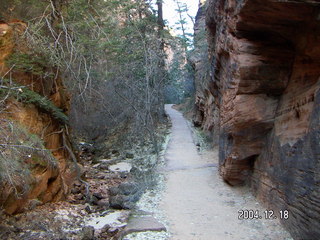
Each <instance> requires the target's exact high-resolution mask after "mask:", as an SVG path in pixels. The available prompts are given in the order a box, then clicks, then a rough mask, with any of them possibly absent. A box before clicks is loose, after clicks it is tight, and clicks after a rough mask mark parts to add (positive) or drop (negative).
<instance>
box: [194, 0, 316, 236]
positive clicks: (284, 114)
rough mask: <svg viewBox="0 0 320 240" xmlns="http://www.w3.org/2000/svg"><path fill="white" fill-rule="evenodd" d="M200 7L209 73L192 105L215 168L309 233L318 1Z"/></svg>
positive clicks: (297, 232)
mask: <svg viewBox="0 0 320 240" xmlns="http://www.w3.org/2000/svg"><path fill="white" fill-rule="evenodd" d="M205 14H206V17H205V21H206V27H207V31H208V37H207V38H208V44H209V47H208V50H209V62H210V79H209V80H208V81H205V82H204V81H203V79H200V78H196V81H197V82H198V83H197V84H196V86H197V99H201V101H197V106H198V111H199V112H200V116H202V119H201V122H200V125H202V127H203V128H204V129H215V130H214V132H213V134H214V135H215V136H217V137H218V139H219V149H220V150H219V158H220V174H221V176H222V177H223V179H224V180H225V181H226V182H228V183H229V184H231V185H238V184H244V183H248V184H250V185H251V186H252V188H253V189H254V192H255V193H256V195H257V197H258V199H260V200H261V201H263V202H265V203H266V204H267V206H269V207H270V208H272V209H273V210H274V211H275V212H277V211H279V210H288V211H289V215H290V216H289V219H288V220H283V224H284V225H285V226H286V227H287V229H288V230H289V231H290V232H291V234H292V236H293V237H294V238H295V239H319V238H320V222H319V219H320V201H319V199H320V163H319V161H320V144H319V143H320V105H319V104H320V91H319V88H320V44H319V40H320V17H319V16H320V4H319V3H318V2H317V1H308V0H301V1H285V0H273V1H271V0H237V1H236V0H209V1H208V2H207V8H206V13H205ZM198 19H201V18H198ZM203 83H204V87H201V88H199V85H201V84H202V85H203ZM199 96H200V97H199ZM209 112H211V113H212V112H215V113H217V114H210V113H209ZM197 115H199V113H197ZM197 119H199V118H197ZM208 124H209V126H208Z"/></svg>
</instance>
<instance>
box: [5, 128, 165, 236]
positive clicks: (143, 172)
mask: <svg viewBox="0 0 320 240" xmlns="http://www.w3.org/2000/svg"><path fill="white" fill-rule="evenodd" d="M158 135H160V138H159V139H161V141H160V142H161V147H160V150H161V152H160V154H159V155H160V156H161V154H163V152H164V150H165V148H166V144H167V142H168V141H167V139H168V137H166V136H168V125H167V124H165V125H162V126H161V127H160V128H159V129H158ZM81 145H83V146H84V145H88V144H85V143H81ZM85 148H86V149H85V151H84V154H83V156H82V158H83V159H82V164H83V169H82V172H83V173H82V176H83V177H82V178H83V179H84V180H85V181H86V182H87V183H88V185H89V194H88V193H87V191H86V186H85V185H84V184H83V183H81V182H79V181H77V182H75V183H74V186H73V187H72V192H71V194H70V195H69V196H68V199H66V201H62V202H56V203H47V204H45V205H42V206H38V205H37V202H36V200H35V204H34V206H33V207H32V208H30V209H28V210H27V211H25V212H23V213H20V214H16V215H14V216H8V215H4V214H0V239H3V240H5V239H14V240H15V239H19V240H38V239H46V240H57V239H66V240H69V239H74V240H90V239H110V240H112V239H120V238H122V237H124V235H125V234H129V233H132V232H134V231H135V229H131V230H128V229H126V226H127V225H128V221H129V222H130V219H133V217H134V215H135V214H136V213H137V211H138V212H139V210H138V209H139V207H136V202H137V201H138V200H139V199H140V197H141V196H142V194H143V193H144V192H146V191H147V192H148V191H149V190H148V189H152V188H153V186H155V182H157V181H158V176H157V174H154V173H155V170H156V167H157V165H158V163H159V157H158V156H159V155H157V154H156V153H155V152H154V151H153V149H152V144H151V143H150V142H149V143H148V144H145V145H140V146H137V147H136V148H133V149H130V151H123V152H121V151H117V150H111V151H110V153H109V154H106V156H105V157H100V158H99V159H94V155H93V154H91V152H90V151H88V149H87V147H85ZM89 148H90V145H89ZM147 215H148V214H147ZM149 217H151V216H149ZM149 220H150V218H149V219H148V218H147V221H149ZM131 227H132V226H131ZM133 228H134V226H133ZM128 231H130V232H128ZM138 231H139V229H138Z"/></svg>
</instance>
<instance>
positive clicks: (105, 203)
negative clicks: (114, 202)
mask: <svg viewBox="0 0 320 240" xmlns="http://www.w3.org/2000/svg"><path fill="white" fill-rule="evenodd" d="M97 205H98V206H99V207H103V208H105V209H108V208H109V207H110V204H109V201H108V200H107V199H101V200H99V201H98V202H97Z"/></svg>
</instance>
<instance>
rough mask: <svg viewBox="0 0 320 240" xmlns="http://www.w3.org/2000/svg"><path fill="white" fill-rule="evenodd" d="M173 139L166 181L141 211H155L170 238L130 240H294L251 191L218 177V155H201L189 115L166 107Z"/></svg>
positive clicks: (162, 169) (152, 235) (144, 235)
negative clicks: (244, 215) (246, 214)
mask: <svg viewBox="0 0 320 240" xmlns="http://www.w3.org/2000/svg"><path fill="white" fill-rule="evenodd" d="M166 111H167V113H168V115H169V116H170V118H171V121H172V132H171V139H170V141H169V144H168V148H167V151H166V153H165V156H164V162H165V164H164V166H163V167H160V170H159V171H160V172H161V174H162V181H160V183H159V184H158V187H157V190H156V189H154V190H151V191H149V192H147V193H146V195H147V196H144V197H143V198H142V200H141V201H140V203H138V205H140V209H142V210H147V211H152V212H153V213H154V215H155V217H156V218H158V219H159V220H160V222H162V223H164V224H165V225H166V227H167V231H168V233H169V234H168V233H163V235H161V233H151V232H149V233H146V232H145V233H139V234H133V235H130V236H128V237H127V238H126V239H168V238H169V239H174V240H228V239H230V240H234V239H245V240H251V239H252V240H256V239H259V240H284V239H286V240H289V239H292V238H291V237H290V234H289V233H288V232H287V231H285V230H284V229H283V228H282V227H281V225H280V223H279V220H278V219H272V220H269V219H265V217H264V211H265V210H267V209H266V208H265V207H264V206H262V205H261V204H260V203H258V202H257V200H256V199H255V198H254V196H253V195H252V193H251V192H250V189H249V188H248V187H246V186H243V187H231V186H229V185H227V184H226V183H224V182H223V181H222V179H221V178H220V176H219V173H218V168H217V166H218V152H217V150H216V149H210V150H201V149H199V144H198V141H199V140H198V139H197V137H196V134H194V133H193V131H192V127H191V126H190V124H189V123H188V122H187V120H186V119H185V118H184V117H183V115H182V114H181V113H180V112H178V111H176V110H175V109H173V108H172V105H166ZM241 210H255V211H259V214H260V215H261V217H262V219H254V220H239V211H241Z"/></svg>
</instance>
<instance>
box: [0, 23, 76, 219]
mask: <svg viewBox="0 0 320 240" xmlns="http://www.w3.org/2000/svg"><path fill="white" fill-rule="evenodd" d="M26 27H27V26H26V24H25V23H23V22H20V21H16V22H10V23H1V24H0V75H1V90H2V89H6V88H8V87H7V86H6V85H5V84H4V82H3V81H5V79H8V78H9V76H10V79H11V81H13V82H14V83H15V84H16V85H17V86H21V88H20V89H19V91H18V92H17V93H16V96H18V95H19V93H23V92H24V91H25V89H27V88H28V89H29V91H30V90H32V91H33V92H34V93H35V94H39V95H41V96H43V97H46V98H47V99H50V100H51V101H52V103H53V104H54V106H55V107H57V108H60V109H63V110H65V111H67V110H68V108H69V96H68V93H67V91H66V89H65V87H64V85H63V83H62V79H61V78H60V77H59V76H58V75H57V77H56V78H55V79H50V78H45V77H40V76H36V75H34V74H32V73H30V72H28V71H25V72H24V71H23V70H21V69H20V70H19V69H18V70H16V69H15V68H14V67H11V68H10V67H9V66H8V64H7V62H6V61H7V59H8V58H9V57H10V56H11V55H12V54H13V52H14V51H17V50H19V51H21V52H22V53H23V52H25V51H27V47H26V46H27V44H26V43H25V42H24V41H25V40H24V39H23V33H24V31H25V29H26ZM17 39H19V41H17ZM24 86H28V87H24ZM12 91H14V90H12ZM1 94H2V95H1V104H2V106H1V111H0V128H1V146H2V150H3V152H2V153H1V154H2V156H7V155H9V154H8V152H10V151H12V152H13V154H12V155H14V156H17V157H16V158H17V159H15V160H13V159H6V158H5V157H4V159H5V160H4V162H2V165H1V166H5V167H4V169H1V174H0V189H1V190H0V206H1V207H2V208H3V209H4V210H5V212H6V213H8V214H14V213H17V212H23V211H25V210H31V209H33V208H34V207H36V206H38V205H41V204H43V203H46V202H50V201H59V200H62V199H65V197H66V196H67V194H68V193H69V192H70V186H71V185H72V183H73V181H74V180H75V179H76V178H77V171H76V168H77V166H78V165H75V163H74V162H73V161H72V160H71V157H70V152H69V151H67V149H66V145H68V146H69V148H70V149H71V145H70V141H69V138H68V136H67V133H66V131H65V129H64V124H63V123H61V122H59V120H57V119H56V118H55V117H54V116H53V115H52V114H50V113H49V112H46V111H44V110H43V109H40V108H39V107H38V106H36V105H35V104H33V103H30V101H29V102H28V101H18V98H14V97H8V96H7V97H5V96H6V94H7V93H6V92H5V94H4V93H3V92H2V93H1ZM36 96H38V95H36ZM27 141H29V142H32V143H33V144H34V143H35V142H37V141H38V142H43V146H44V150H41V151H39V150H37V151H38V153H35V152H36V150H35V151H33V152H32V153H31V150H32V148H34V149H36V148H39V146H37V145H32V144H31V145H30V144H29V145H30V146H29V145H27V143H26V142H27ZM2 150H1V151H2ZM27 150H30V151H27ZM71 151H72V150H71ZM29 152H30V153H29ZM3 154H4V155H3ZM5 154H7V155H5ZM2 160H3V159H2ZM5 161H8V162H7V163H6V162H5ZM3 164H4V165H3Z"/></svg>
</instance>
